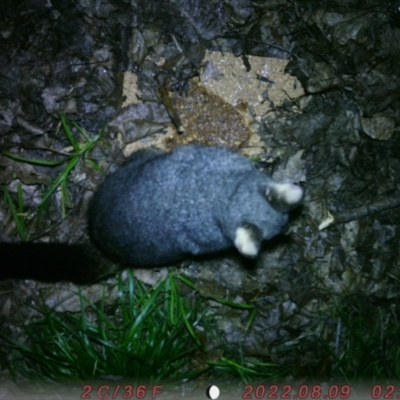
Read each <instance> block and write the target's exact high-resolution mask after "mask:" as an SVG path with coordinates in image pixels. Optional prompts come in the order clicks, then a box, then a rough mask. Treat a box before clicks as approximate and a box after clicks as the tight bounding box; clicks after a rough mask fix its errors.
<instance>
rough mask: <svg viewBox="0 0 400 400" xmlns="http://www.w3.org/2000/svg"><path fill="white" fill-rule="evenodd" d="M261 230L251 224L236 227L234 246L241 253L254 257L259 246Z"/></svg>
mask: <svg viewBox="0 0 400 400" xmlns="http://www.w3.org/2000/svg"><path fill="white" fill-rule="evenodd" d="M261 236H262V234H261V231H260V229H259V228H257V227H256V226H254V225H252V224H245V225H243V226H240V227H239V228H237V229H236V235H235V246H236V248H237V249H238V250H239V252H240V253H241V254H243V255H244V256H246V257H250V258H254V257H257V254H258V252H259V250H260V246H261Z"/></svg>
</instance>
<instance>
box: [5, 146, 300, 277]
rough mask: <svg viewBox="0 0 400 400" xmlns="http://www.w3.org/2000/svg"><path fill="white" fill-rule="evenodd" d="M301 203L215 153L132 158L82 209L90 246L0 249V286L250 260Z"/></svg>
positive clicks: (241, 162) (296, 191)
mask: <svg viewBox="0 0 400 400" xmlns="http://www.w3.org/2000/svg"><path fill="white" fill-rule="evenodd" d="M302 199H303V190H302V188H301V187H299V186H297V185H294V184H292V183H288V182H284V183H278V182H275V181H274V180H272V179H271V178H270V177H268V176H266V175H265V174H263V173H261V172H259V171H257V170H256V169H255V168H254V167H253V165H252V163H251V162H250V161H249V160H247V159H246V158H245V157H243V156H241V155H239V154H236V153H234V152H232V151H230V150H227V149H224V148H217V147H203V146H197V145H189V146H183V147H180V148H177V149H176V150H174V151H172V152H169V153H167V152H163V151H161V150H158V149H152V148H150V149H147V150H140V151H138V152H136V153H134V154H133V155H132V156H131V157H130V159H129V160H128V161H127V162H126V163H125V164H124V165H123V166H122V167H120V168H119V169H118V170H117V171H116V172H115V173H113V174H111V175H110V176H109V177H107V178H106V179H105V181H104V182H103V183H102V184H101V185H100V186H99V188H98V190H97V191H96V192H95V194H94V195H93V197H92V199H91V201H90V203H89V207H88V229H89V236H90V239H91V242H92V244H93V245H94V246H92V245H91V244H88V245H79V244H78V245H64V246H63V244H54V246H55V247H57V249H55V248H52V247H51V246H52V244H40V243H38V244H36V243H25V244H9V243H8V244H4V243H2V244H0V257H3V255H4V254H5V253H7V251H8V253H9V254H8V255H11V257H10V259H12V260H14V262H13V267H12V268H6V267H4V266H3V268H1V270H0V279H6V278H20V279H21V278H22V279H39V280H44V281H52V282H54V281H57V280H67V281H73V282H76V283H89V282H91V281H93V280H96V279H97V278H101V277H102V276H104V275H105V273H107V272H115V271H114V270H112V269H111V267H108V268H110V271H107V266H105V265H107V260H110V261H112V262H113V263H116V264H117V265H119V266H123V267H141V268H143V267H155V266H163V265H170V264H172V263H176V262H178V261H181V260H184V259H186V258H190V257H196V256H202V255H209V254H214V253H218V252H221V251H224V250H228V249H231V248H236V249H237V250H238V251H239V252H240V253H241V254H242V255H243V256H245V257H248V258H255V257H257V255H258V253H259V251H260V248H261V244H262V242H263V241H265V240H269V239H271V238H273V237H274V236H276V235H278V234H280V233H281V232H282V231H283V230H284V229H285V227H286V225H287V223H288V218H289V215H288V212H289V211H290V210H291V209H293V208H295V207H297V206H298V205H299V204H300V203H301V201H302ZM21 245H24V246H25V247H24V250H22V251H21V247H18V246H21ZM10 246H11V247H10ZM12 246H14V247H13V248H12ZM54 246H53V247H54ZM10 248H12V251H11V253H10ZM7 249H9V250H7ZM46 249H50V250H51V251H50V252H49V251H47V250H46ZM39 253H40V255H41V257H39V255H38V254H39ZM63 253H64V254H65V256H63ZM75 256H76V257H75ZM74 257H75V258H74ZM18 263H19V264H21V265H23V267H21V266H19V265H18ZM108 264H111V263H108ZM96 267H97V268H98V271H97V272H96ZM78 275H79V277H78Z"/></svg>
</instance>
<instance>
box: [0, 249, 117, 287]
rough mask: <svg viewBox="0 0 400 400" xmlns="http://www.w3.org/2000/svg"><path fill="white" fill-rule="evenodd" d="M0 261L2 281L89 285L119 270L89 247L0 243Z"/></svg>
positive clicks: (0, 278)
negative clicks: (28, 280) (15, 280)
mask: <svg viewBox="0 0 400 400" xmlns="http://www.w3.org/2000/svg"><path fill="white" fill-rule="evenodd" d="M0 260H1V261H0V264H1V265H0V280H4V279H35V280H39V281H43V282H59V281H67V282H73V283H77V284H89V283H93V282H96V281H98V280H100V279H103V278H104V277H106V276H109V275H111V274H114V273H115V272H116V271H117V270H118V266H116V265H115V264H113V263H112V262H110V261H108V260H106V259H105V258H104V257H102V256H101V255H100V253H99V252H98V251H97V250H96V249H95V248H93V247H92V246H91V245H89V244H65V243H31V242H22V243H0Z"/></svg>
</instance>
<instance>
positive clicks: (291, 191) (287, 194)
mask: <svg viewBox="0 0 400 400" xmlns="http://www.w3.org/2000/svg"><path fill="white" fill-rule="evenodd" d="M266 195H267V199H268V201H270V202H271V204H272V205H273V206H275V207H277V208H278V210H281V211H289V210H291V209H292V208H295V207H296V206H297V205H299V204H300V203H301V201H302V199H303V196H304V191H303V189H302V188H301V187H300V186H297V185H295V184H293V183H277V182H271V183H270V184H269V185H268V187H267V191H266Z"/></svg>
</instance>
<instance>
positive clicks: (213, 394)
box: [206, 385, 219, 400]
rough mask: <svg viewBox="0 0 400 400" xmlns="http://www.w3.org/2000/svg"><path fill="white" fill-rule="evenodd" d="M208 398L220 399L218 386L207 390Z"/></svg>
mask: <svg viewBox="0 0 400 400" xmlns="http://www.w3.org/2000/svg"><path fill="white" fill-rule="evenodd" d="M206 394H207V397H208V398H209V399H212V400H215V399H218V397H219V388H218V386H215V385H212V386H209V387H208V388H207V391H206Z"/></svg>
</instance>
